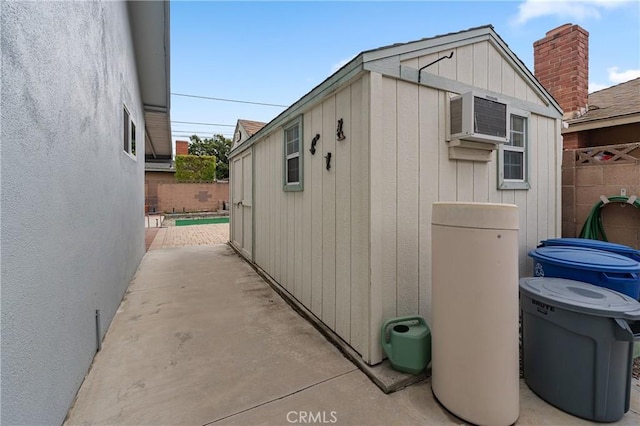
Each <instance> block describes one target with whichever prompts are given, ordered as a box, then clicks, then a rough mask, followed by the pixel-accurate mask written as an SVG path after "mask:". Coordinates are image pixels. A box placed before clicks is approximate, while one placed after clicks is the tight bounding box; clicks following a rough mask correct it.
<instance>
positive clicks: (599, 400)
mask: <svg viewBox="0 0 640 426" xmlns="http://www.w3.org/2000/svg"><path fill="white" fill-rule="evenodd" d="M520 309H521V311H522V350H523V364H524V379H525V382H526V383H527V385H528V386H529V387H530V388H531V390H532V391H534V392H535V393H536V394H537V395H538V396H540V397H541V398H542V399H544V400H545V401H547V402H548V403H550V404H552V405H554V406H556V407H558V408H560V409H561V410H563V411H566V412H568V413H571V414H573V415H575V416H578V417H582V418H585V419H588V420H594V421H600V422H614V421H617V420H619V419H620V418H622V416H624V413H626V412H627V411H628V410H629V396H630V387H631V373H632V367H633V366H632V363H633V342H634V339H635V340H638V339H640V331H638V329H637V326H638V325H640V323H638V322H637V321H640V303H638V301H637V300H634V299H633V298H631V297H629V296H626V295H624V294H621V293H618V292H616V291H613V290H609V289H607V288H603V287H597V286H594V285H591V284H587V283H583V282H578V281H572V280H566V279H561V278H522V279H521V280H520ZM634 330H635V334H634Z"/></svg>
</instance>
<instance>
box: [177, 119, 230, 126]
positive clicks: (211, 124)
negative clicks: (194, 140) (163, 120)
mask: <svg viewBox="0 0 640 426" xmlns="http://www.w3.org/2000/svg"><path fill="white" fill-rule="evenodd" d="M171 122H172V123H179V124H198V125H200V126H224V127H236V125H235V124H214V123H195V122H193V121H174V120H171Z"/></svg>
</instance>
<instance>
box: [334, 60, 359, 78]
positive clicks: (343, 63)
mask: <svg viewBox="0 0 640 426" xmlns="http://www.w3.org/2000/svg"><path fill="white" fill-rule="evenodd" d="M353 58H355V56H351V57H349V58H346V59H343V60H341V61H338V62H336V63H335V64H333V66H332V67H331V74H333V73H334V72H336V71H338V70H339V69H340V68H342V67H344V66H345V65H347V64H348V63H349V62H351V60H352V59H353Z"/></svg>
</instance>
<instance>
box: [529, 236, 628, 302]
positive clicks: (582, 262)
mask: <svg viewBox="0 0 640 426" xmlns="http://www.w3.org/2000/svg"><path fill="white" fill-rule="evenodd" d="M529 256H530V257H532V258H533V271H534V275H535V276H536V277H553V278H566V279H569V280H575V281H582V282H586V283H589V284H593V285H597V286H600V287H605V288H608V289H611V290H614V291H617V292H619V293H622V294H626V295H627V296H630V297H632V298H634V299H635V300H638V299H640V263H638V262H636V261H635V260H633V259H631V258H628V257H625V256H621V255H619V254H615V253H611V252H607V251H602V250H595V249H590V248H585V247H569V246H547V247H538V248H537V249H534V250H531V251H530V252H529Z"/></svg>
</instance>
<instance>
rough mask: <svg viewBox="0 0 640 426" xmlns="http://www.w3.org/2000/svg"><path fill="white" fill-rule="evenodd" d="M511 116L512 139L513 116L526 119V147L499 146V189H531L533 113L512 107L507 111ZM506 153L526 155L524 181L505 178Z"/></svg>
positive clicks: (524, 159)
mask: <svg viewBox="0 0 640 426" xmlns="http://www.w3.org/2000/svg"><path fill="white" fill-rule="evenodd" d="M507 113H508V114H509V117H508V120H509V137H511V125H510V124H511V116H512V115H517V116H519V117H523V118H525V119H526V122H525V130H524V131H525V133H524V147H518V146H511V145H505V144H499V145H498V189H505V190H506V189H531V184H530V183H529V177H530V173H529V169H530V167H529V166H530V162H529V157H530V152H531V150H530V148H529V147H530V146H531V131H530V130H529V129H530V128H531V113H530V112H529V111H524V110H521V109H518V108H514V107H512V106H510V107H509V108H508V110H507ZM505 151H511V152H522V153H524V158H523V167H524V179H505V178H504V153H505Z"/></svg>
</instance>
